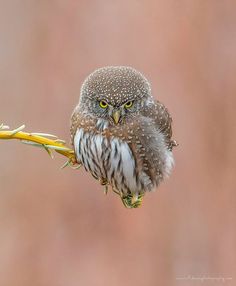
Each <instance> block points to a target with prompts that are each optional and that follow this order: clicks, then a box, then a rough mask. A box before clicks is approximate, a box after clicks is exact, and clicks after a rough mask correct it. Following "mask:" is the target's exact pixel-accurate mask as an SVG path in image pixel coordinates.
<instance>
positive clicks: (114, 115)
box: [112, 110, 120, 124]
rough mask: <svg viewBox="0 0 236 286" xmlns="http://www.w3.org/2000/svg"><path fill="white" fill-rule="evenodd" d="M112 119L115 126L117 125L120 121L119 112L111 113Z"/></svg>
mask: <svg viewBox="0 0 236 286" xmlns="http://www.w3.org/2000/svg"><path fill="white" fill-rule="evenodd" d="M112 118H113V120H114V122H115V124H118V122H119V120H120V110H115V111H114V112H113V113H112Z"/></svg>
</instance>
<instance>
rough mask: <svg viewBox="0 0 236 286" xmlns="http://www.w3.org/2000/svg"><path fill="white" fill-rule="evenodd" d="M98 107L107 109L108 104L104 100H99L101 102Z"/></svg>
mask: <svg viewBox="0 0 236 286" xmlns="http://www.w3.org/2000/svg"><path fill="white" fill-rule="evenodd" d="M99 105H100V107H101V108H107V106H108V104H107V103H106V101H105V100H101V101H100V102H99Z"/></svg>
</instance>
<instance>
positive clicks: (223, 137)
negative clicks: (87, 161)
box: [0, 0, 236, 286]
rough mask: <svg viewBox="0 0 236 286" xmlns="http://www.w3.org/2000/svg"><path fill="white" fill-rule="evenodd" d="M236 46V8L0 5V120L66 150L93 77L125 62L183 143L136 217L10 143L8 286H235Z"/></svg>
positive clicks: (3, 174) (3, 226)
mask: <svg viewBox="0 0 236 286" xmlns="http://www.w3.org/2000/svg"><path fill="white" fill-rule="evenodd" d="M235 51H236V2H235V1H228V0H225V1H220V0H219V1H218V0H214V1H210V0H209V1H206V0H198V1H194V0H193V1H187V0H180V1H174V0H169V1H164V0H158V1H154V0H153V1H138V0H131V1H125V0H120V1H108V0H104V1H96V0H95V1H85V0H81V1H72V0H67V1H62V0H58V1H56V0H54V1H36V0H21V1H19V0H9V1H0V121H1V122H4V123H5V124H7V125H9V126H10V127H11V128H12V129H13V128H16V127H18V126H20V125H22V124H26V130H27V131H29V132H30V131H32V132H48V133H52V134H56V135H58V136H59V137H60V138H62V139H66V140H67V142H69V136H70V135H69V119H70V115H71V113H72V110H73V108H74V106H75V104H77V102H78V99H79V91H80V86H81V83H82V82H83V80H84V78H85V77H86V76H87V75H88V74H89V73H90V72H92V71H93V70H94V69H96V68H98V67H102V66H107V65H128V66H132V67H134V68H136V69H138V70H140V71H141V72H142V73H144V74H145V76H146V77H147V78H148V79H149V80H150V81H151V83H152V89H153V94H154V96H155V97H156V98H158V99H159V100H160V101H162V102H163V103H164V104H165V105H166V106H167V107H168V109H169V111H170V113H171V115H172V117H173V120H174V124H173V132H174V139H176V140H178V142H179V144H180V145H179V147H178V148H176V149H175V150H174V155H175V159H176V167H175V169H174V171H173V174H172V176H171V177H170V178H169V179H168V180H167V181H166V182H164V183H163V184H162V185H161V186H160V188H159V189H158V191H157V192H155V193H151V194H147V195H146V197H145V199H144V202H143V206H142V207H141V208H140V209H134V210H128V209H125V208H124V207H123V205H122V203H121V201H120V199H119V198H118V197H117V196H116V195H115V194H112V193H109V194H108V196H104V195H103V192H102V190H103V189H102V188H101V187H100V186H99V185H98V183H97V182H96V181H95V180H94V179H93V178H92V177H90V175H88V174H87V173H86V172H85V171H84V170H79V171H75V170H72V169H70V168H67V169H64V170H61V169H60V166H61V165H62V164H63V163H64V161H65V160H64V158H62V157H61V156H60V155H56V158H55V160H51V159H50V158H49V157H48V155H47V154H46V152H44V151H42V150H40V149H37V148H33V147H30V146H25V145H23V144H20V143H19V142H16V141H1V142H0V144H1V149H0V156H1V157H0V158H1V159H0V285H4V286H8V285H10V286H15V285H17V286H21V285H22V286H23V285H24V286H28V285H34V286H38V285H39V286H48V285H50V286H54V285H55V286H57V285H58V286H75V285H89V286H90V285H98V286H100V285H103V286H106V285H114V286H118V285H129V286H133V285H136V286H141V285H142V286H143V285H147V286H156V285H171V286H172V285H176V286H182V285H183V286H184V285H200V284H202V283H203V282H204V284H203V285H223V283H224V285H236V192H235V191H236V178H235V177H236V174H235V171H236V167H235V166H236V165H235V163H236V151H235V145H236V122H235V108H236V80H235V74H236V57H235ZM200 279H202V281H200ZM223 279H225V281H223ZM201 282H202V283H201Z"/></svg>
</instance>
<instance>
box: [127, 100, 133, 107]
mask: <svg viewBox="0 0 236 286" xmlns="http://www.w3.org/2000/svg"><path fill="white" fill-rule="evenodd" d="M132 105H133V101H131V100H130V101H127V102H126V104H125V108H130V107H131V106H132Z"/></svg>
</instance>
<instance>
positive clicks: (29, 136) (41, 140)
mask: <svg viewBox="0 0 236 286" xmlns="http://www.w3.org/2000/svg"><path fill="white" fill-rule="evenodd" d="M8 128H9V127H8V126H5V125H3V124H1V125H0V139H4V140H8V139H18V140H20V141H21V142H23V143H27V144H30V145H33V146H37V147H42V148H44V149H45V150H46V151H47V152H48V153H49V155H50V156H52V150H54V151H56V152H57V153H59V154H61V155H63V156H66V157H67V158H68V164H67V165H69V164H71V165H75V164H76V159H75V154H74V151H73V150H72V149H70V148H68V147H66V146H65V142H64V141H63V140H60V139H58V138H57V137H56V136H54V135H51V134H45V133H27V132H23V131H22V130H23V129H24V128H25V125H22V126H20V127H19V128H16V129H14V130H8ZM49 137H50V138H49ZM51 138H53V139H51Z"/></svg>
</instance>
